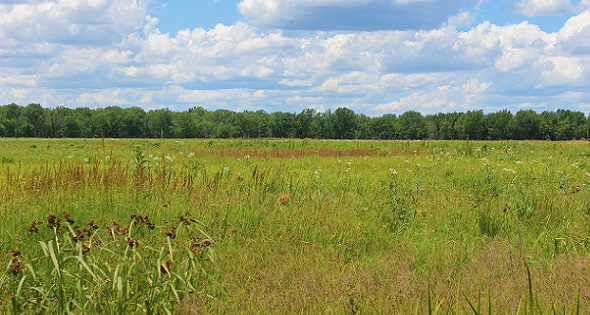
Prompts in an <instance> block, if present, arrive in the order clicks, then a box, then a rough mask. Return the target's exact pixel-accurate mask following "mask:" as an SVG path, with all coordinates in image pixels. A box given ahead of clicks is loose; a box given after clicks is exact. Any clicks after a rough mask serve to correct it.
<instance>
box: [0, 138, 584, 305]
mask: <svg viewBox="0 0 590 315" xmlns="http://www.w3.org/2000/svg"><path fill="white" fill-rule="evenodd" d="M0 150H1V152H2V156H3V157H5V158H3V159H2V163H0V213H1V214H2V215H3V218H4V220H3V222H2V223H1V225H0V255H1V256H0V259H1V260H0V262H1V266H2V268H3V269H1V270H0V272H1V274H0V287H1V288H0V313H2V314H21V313H25V314H43V313H47V314H55V313H58V314H59V313H61V314H70V313H75V314H82V313H84V314H103V313H112V314H134V313H137V314H140V313H141V314H144V313H145V314H163V313H164V314H165V313H174V314H201V313H330V314H343V313H344V314H346V313H348V314H361V313H404V314H406V313H419V314H423V313H431V314H449V313H451V314H485V313H488V314H489V313H494V314H495V313H516V314H530V313H532V312H533V313H574V312H578V313H588V312H590V304H589V303H588V300H587V298H586V297H587V296H590V283H589V282H590V280H589V279H588V277H587V266H588V264H589V263H590V257H589V256H588V246H589V240H590V230H589V229H588V224H589V223H590V209H589V208H588V205H589V202H588V200H590V192H589V191H588V188H589V187H588V185H589V183H590V163H588V161H587V157H588V155H590V147H588V144H587V143H586V142H581V141H579V142H511V141H507V142H473V141H471V142H446V141H438V142H429V141H316V140H309V139H306V140H216V139H215V140H188V139H182V140H166V141H165V140H109V139H105V140H92V139H88V140H79V139H76V140H74V139H66V140H42V139H28V140H26V139H10V140H2V142H0ZM91 222H92V223H91ZM525 262H526V263H525ZM572 292H575V293H576V294H572ZM482 295H483V296H484V298H481V296H482Z"/></svg>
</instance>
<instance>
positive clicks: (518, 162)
mask: <svg viewBox="0 0 590 315" xmlns="http://www.w3.org/2000/svg"><path fill="white" fill-rule="evenodd" d="M514 163H516V164H522V163H524V162H523V161H516V162H514Z"/></svg>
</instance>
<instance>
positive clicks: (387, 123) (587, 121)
mask: <svg viewBox="0 0 590 315" xmlns="http://www.w3.org/2000/svg"><path fill="white" fill-rule="evenodd" d="M589 130H590V116H588V117H586V116H585V114H584V113H582V112H579V111H571V110H562V109H559V110H557V111H543V112H541V113H537V112H535V111H533V110H519V111H517V112H516V113H514V114H513V113H512V112H510V111H509V110H505V109H504V110H500V111H497V112H493V113H487V114H485V113H484V112H483V110H474V111H467V112H452V113H438V114H428V115H422V114H421V113H419V112H417V111H413V110H410V111H407V112H405V113H403V114H401V115H395V114H385V115H382V116H379V117H370V116H366V115H364V114H357V113H355V112H354V111H352V110H350V109H348V108H338V109H336V110H334V111H331V110H328V111H325V112H319V111H315V110H313V109H305V110H303V111H301V112H300V113H289V112H280V111H277V112H272V113H267V112H265V111H263V110H258V111H244V112H234V111H230V110H225V109H218V110H213V111H212V110H206V109H204V108H203V107H193V108H190V109H188V110H186V111H182V112H178V111H171V110H169V109H167V108H165V109H154V110H149V111H145V110H143V109H142V108H139V107H129V108H121V107H117V106H109V107H105V108H97V109H89V108H86V107H80V108H74V109H72V108H66V107H56V108H44V107H42V106H41V105H39V104H29V105H27V106H20V105H17V104H14V103H13V104H8V105H1V106H0V137H43V138H64V137H66V138H100V137H106V138H321V139H433V140H453V139H470V140H483V139H491V140H510V139H514V140H516V139H522V140H524V139H530V140H534V139H542V140H571V139H581V138H586V137H587V136H588V134H587V132H588V131H589Z"/></svg>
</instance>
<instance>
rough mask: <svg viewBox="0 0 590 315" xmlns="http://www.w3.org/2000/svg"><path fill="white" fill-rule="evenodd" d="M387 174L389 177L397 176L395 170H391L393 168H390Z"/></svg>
mask: <svg viewBox="0 0 590 315" xmlns="http://www.w3.org/2000/svg"><path fill="white" fill-rule="evenodd" d="M389 174H390V175H397V171H396V170H395V169H393V168H390V169H389Z"/></svg>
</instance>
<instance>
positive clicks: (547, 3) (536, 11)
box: [515, 0, 574, 17]
mask: <svg viewBox="0 0 590 315" xmlns="http://www.w3.org/2000/svg"><path fill="white" fill-rule="evenodd" d="M515 8H516V10H517V11H518V12H520V13H521V14H524V15H526V16H529V17H530V16H539V15H552V14H563V13H566V12H570V11H572V10H574V6H573V5H572V4H571V3H570V0H521V1H520V2H518V3H516V5H515Z"/></svg>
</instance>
